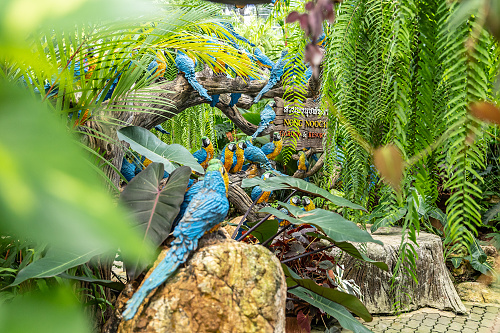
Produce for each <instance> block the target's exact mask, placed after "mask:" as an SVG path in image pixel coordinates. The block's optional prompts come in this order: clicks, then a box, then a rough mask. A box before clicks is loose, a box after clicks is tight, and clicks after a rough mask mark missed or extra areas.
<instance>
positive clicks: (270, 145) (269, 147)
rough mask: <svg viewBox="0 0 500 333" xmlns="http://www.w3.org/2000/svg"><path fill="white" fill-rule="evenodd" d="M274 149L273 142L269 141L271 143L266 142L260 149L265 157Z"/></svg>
mask: <svg viewBox="0 0 500 333" xmlns="http://www.w3.org/2000/svg"><path fill="white" fill-rule="evenodd" d="M275 148H276V146H275V144H274V142H272V141H271V142H268V143H266V144H265V145H263V146H262V147H261V148H260V149H261V150H262V152H263V153H264V154H265V155H266V156H267V155H269V154H271V153H272V152H273V151H274V149H275Z"/></svg>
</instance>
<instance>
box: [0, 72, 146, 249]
mask: <svg viewBox="0 0 500 333" xmlns="http://www.w3.org/2000/svg"><path fill="white" fill-rule="evenodd" d="M69 133H70V132H69V131H68V128H67V127H66V125H65V123H64V122H62V121H61V118H60V116H55V115H54V114H52V113H51V112H50V111H49V110H48V107H46V106H44V105H43V104H42V103H41V102H40V101H35V100H33V99H32V98H31V96H30V95H29V93H28V92H26V91H23V90H19V89H17V88H16V87H15V86H12V85H11V86H9V85H7V84H4V83H3V82H1V81H0V156H1V157H0V174H1V175H2V176H1V177H0V229H1V230H2V234H3V235H8V234H10V235H15V237H19V238H20V239H35V240H36V241H37V242H39V243H47V244H49V245H50V246H51V247H52V248H60V249H64V250H65V251H67V252H68V253H73V254H75V255H78V256H86V254H88V253H93V251H95V250H96V249H104V250H109V249H111V250H116V249H117V248H120V249H121V250H122V252H124V253H127V254H128V255H129V256H130V255H134V256H135V258H139V257H140V256H141V254H144V252H145V251H146V250H147V249H148V247H145V246H143V244H142V239H141V238H140V237H138V236H137V234H135V233H134V232H133V231H132V230H131V229H130V225H131V221H130V220H129V218H128V217H127V214H126V213H125V211H124V210H123V209H121V208H120V207H116V202H115V200H114V199H113V198H112V197H111V196H110V195H109V193H107V192H106V190H105V189H104V188H103V186H102V183H101V181H100V179H99V177H98V175H97V174H96V173H95V171H94V170H93V169H92V166H91V163H90V162H89V161H88V160H87V159H86V154H85V153H84V152H83V151H82V149H81V148H80V147H79V145H78V144H77V143H76V139H75V138H74V137H73V136H71V135H70V134H69ZM149 249H150V248H149Z"/></svg>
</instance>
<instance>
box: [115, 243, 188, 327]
mask: <svg viewBox="0 0 500 333" xmlns="http://www.w3.org/2000/svg"><path fill="white" fill-rule="evenodd" d="M180 248H182V249H180ZM179 250H181V252H188V249H187V248H185V247H184V246H182V244H180V245H174V246H172V248H170V250H169V251H168V252H167V254H166V255H165V258H164V259H163V260H162V261H161V262H160V263H159V264H158V266H156V268H155V269H154V270H153V272H152V273H151V274H150V275H149V276H148V277H147V278H146V280H145V281H144V282H143V283H142V285H141V286H140V287H139V289H137V291H136V292H135V293H134V295H133V296H132V298H131V299H129V300H128V302H127V308H126V309H125V311H123V318H124V319H125V320H130V319H132V318H134V316H135V314H136V313H137V310H138V309H139V307H140V306H141V304H142V302H143V301H144V299H146V297H148V295H149V294H150V293H151V291H153V289H155V288H157V287H158V286H160V285H161V284H162V283H163V282H165V281H166V280H167V279H168V278H169V277H170V276H172V274H174V273H175V271H176V270H177V268H178V267H179V266H180V265H181V264H182V263H183V262H184V261H185V260H186V259H187V256H175V254H174V253H175V252H178V251H179ZM174 258H177V260H173V259H174Z"/></svg>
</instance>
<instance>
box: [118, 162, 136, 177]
mask: <svg viewBox="0 0 500 333" xmlns="http://www.w3.org/2000/svg"><path fill="white" fill-rule="evenodd" d="M120 172H121V173H122V175H123V177H125V179H126V180H127V181H128V182H129V181H131V180H132V178H134V177H135V165H134V164H132V163H130V162H129V161H128V160H127V159H126V158H125V157H124V158H123V161H122V168H121V170H120Z"/></svg>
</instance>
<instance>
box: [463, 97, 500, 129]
mask: <svg viewBox="0 0 500 333" xmlns="http://www.w3.org/2000/svg"><path fill="white" fill-rule="evenodd" d="M469 109H470V113H471V114H472V115H473V116H474V117H476V118H478V119H481V120H483V121H487V122H490V123H494V124H497V125H500V109H499V108H498V107H497V106H496V105H493V104H491V103H488V102H476V103H472V104H471V105H470V107H469Z"/></svg>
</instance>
